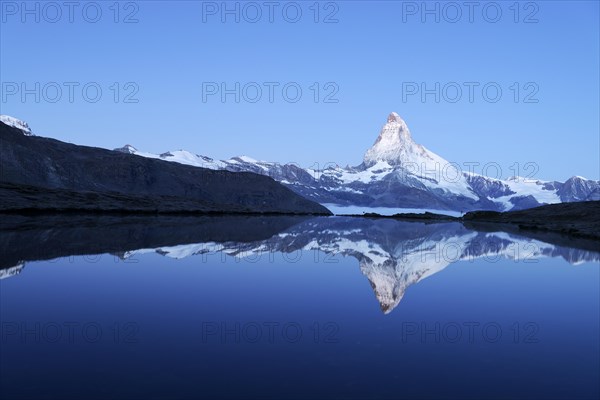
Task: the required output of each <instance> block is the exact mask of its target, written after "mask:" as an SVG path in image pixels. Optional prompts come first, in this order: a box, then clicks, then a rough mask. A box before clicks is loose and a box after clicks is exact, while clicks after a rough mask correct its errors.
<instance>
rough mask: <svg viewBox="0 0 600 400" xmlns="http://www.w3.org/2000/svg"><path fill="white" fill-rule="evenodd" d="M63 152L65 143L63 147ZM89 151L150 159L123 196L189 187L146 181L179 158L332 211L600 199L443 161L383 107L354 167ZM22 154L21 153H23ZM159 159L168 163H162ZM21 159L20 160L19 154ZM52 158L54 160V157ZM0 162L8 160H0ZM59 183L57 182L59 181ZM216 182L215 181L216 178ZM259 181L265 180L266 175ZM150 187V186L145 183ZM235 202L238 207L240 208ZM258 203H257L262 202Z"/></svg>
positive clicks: (48, 181) (578, 188) (583, 190)
mask: <svg viewBox="0 0 600 400" xmlns="http://www.w3.org/2000/svg"><path fill="white" fill-rule="evenodd" d="M0 125H4V126H6V127H12V128H15V129H18V130H19V131H20V132H21V133H22V135H21V136H22V137H23V136H27V138H26V139H31V140H37V141H46V144H44V146H45V145H48V146H49V148H52V147H53V146H55V145H56V144H57V143H62V142H58V141H55V140H52V139H46V138H43V139H42V138H39V137H35V136H34V135H33V133H32V131H31V129H30V127H29V125H28V124H27V123H26V122H23V121H20V120H18V119H16V118H13V117H9V116H0ZM23 140H25V138H23V139H21V142H22V143H24V142H23ZM50 144H52V145H50ZM64 146H67V148H68V149H69V150H68V151H75V149H78V150H82V149H92V148H89V147H84V146H75V147H68V146H74V145H71V144H66V143H64ZM4 151H5V150H4ZM36 151H37V152H38V153H39V158H38V157H36V158H34V159H35V160H36V161H35V163H36V164H38V165H37V166H36V169H37V172H40V171H42V172H43V173H45V174H46V175H47V176H46V178H44V179H45V180H42V181H43V182H41V183H42V184H43V185H45V186H48V185H50V187H52V188H64V187H63V186H65V182H66V181H69V180H72V178H73V176H72V175H74V174H75V175H77V173H75V172H74V171H77V168H75V169H73V168H71V171H63V173H69V174H70V175H71V176H69V177H65V176H63V177H61V178H57V177H56V176H54V177H53V178H51V177H50V175H52V174H53V173H54V172H55V169H53V168H50V167H49V165H44V166H42V165H41V160H46V161H45V162H46V164H48V163H49V162H50V161H49V156H51V154H44V152H45V149H44V148H43V146H38V147H37V148H35V149H34V152H36ZM65 151H67V150H66V149H65ZM85 151H87V152H88V154H92V153H90V152H89V151H88V150H85ZM95 151H96V156H95V157H97V158H98V159H103V158H106V159H105V160H104V161H102V162H103V163H104V168H107V167H108V164H107V163H109V162H112V161H109V160H113V159H114V160H117V159H118V160H119V162H126V163H128V164H132V163H133V164H136V165H137V167H135V168H142V169H144V168H146V167H142V166H140V165H139V164H143V165H148V166H149V165H152V166H153V167H152V173H150V174H148V173H147V171H146V173H144V174H142V175H143V179H145V180H146V182H145V184H142V186H143V188H140V187H137V186H136V185H138V184H139V182H138V183H136V184H134V182H133V180H132V179H134V176H136V173H135V171H130V173H128V174H129V176H127V178H126V180H128V182H126V183H124V182H120V183H118V185H117V186H119V187H120V185H121V184H123V183H124V184H125V186H126V187H127V190H126V192H127V191H128V192H127V193H128V194H129V195H144V194H148V193H150V192H152V193H154V194H156V193H160V194H162V195H166V194H173V193H179V194H181V195H187V193H188V189H182V188H180V189H181V190H179V189H178V190H175V191H173V190H167V189H166V187H160V186H161V185H159V184H158V183H152V184H150V183H149V180H153V179H155V177H156V176H155V175H156V174H159V175H165V174H166V175H169V174H171V173H172V172H169V171H171V167H169V166H167V165H168V164H170V165H177V164H179V165H183V166H185V168H190V167H196V168H192V169H186V171H188V172H187V173H186V174H190V173H191V174H197V173H200V172H198V171H203V172H202V173H201V174H203V176H213V175H214V173H216V174H217V175H214V176H215V177H216V176H220V175H218V174H219V173H222V172H235V173H240V172H242V173H252V174H245V175H223V176H227V177H229V178H233V177H235V178H236V179H230V180H238V181H239V182H240V183H241V184H240V185H239V187H236V185H235V183H232V185H230V186H229V188H228V190H236V189H241V188H242V187H246V188H247V190H252V189H253V188H256V187H257V186H256V184H255V183H254V182H253V181H254V180H255V179H261V178H258V177H254V176H255V175H264V176H266V177H269V178H272V179H273V180H275V181H277V182H279V183H280V184H282V185H283V186H286V187H287V188H289V189H291V191H293V192H295V193H296V194H298V195H300V196H301V197H303V198H305V199H308V200H311V201H313V202H315V203H320V204H321V205H325V206H327V207H328V208H329V209H332V210H335V209H336V208H337V207H339V209H342V210H343V209H349V208H351V207H364V208H380V207H389V208H396V209H398V208H402V209H408V208H413V209H430V210H440V211H446V212H456V213H464V212H468V211H473V210H492V211H510V210H521V209H527V208H532V207H537V206H539V205H544V204H553V203H561V202H577V201H593V200H600V181H595V180H590V179H585V178H583V177H580V176H573V177H571V178H569V179H568V180H566V181H565V182H559V181H542V180H534V179H528V178H523V177H512V178H509V179H505V180H502V179H495V178H491V177H487V176H484V175H480V174H476V173H473V172H467V171H463V170H461V169H460V167H459V166H458V164H457V163H452V162H449V161H447V160H445V159H444V158H442V157H441V156H439V155H437V154H435V153H433V152H432V151H430V150H428V149H427V148H425V147H424V146H422V145H420V144H418V143H416V142H415V141H414V140H413V138H412V135H411V133H410V130H409V129H408V126H407V124H406V122H405V121H404V120H403V119H402V118H401V117H400V116H399V115H398V114H397V113H395V112H392V113H391V114H389V116H388V117H387V121H386V123H385V124H384V125H383V127H382V129H381V131H380V133H379V135H378V137H377V139H376V141H375V143H374V144H373V146H372V147H371V148H370V149H368V150H367V151H366V153H365V155H364V157H363V160H362V162H361V163H360V164H358V165H357V166H354V167H350V166H348V167H340V166H339V165H331V166H328V167H326V168H323V169H312V168H302V167H300V166H298V165H296V164H293V163H289V164H281V163H278V162H268V161H258V160H255V159H253V158H251V157H247V156H238V157H233V158H230V159H228V160H215V159H213V158H211V157H208V156H206V155H199V154H196V153H193V152H189V151H185V150H177V151H169V152H166V153H162V154H152V153H147V152H143V151H139V150H137V149H136V148H135V147H133V146H131V145H125V146H124V147H121V148H118V149H115V150H114V151H113V152H112V153H113V154H127V155H132V156H139V157H129V158H122V157H116V156H114V155H111V154H109V153H107V150H103V149H95ZM54 155H55V156H56V157H58V158H60V159H61V161H60V162H61V163H69V162H72V161H74V159H77V158H78V157H75V156H73V157H71V158H70V159H69V158H68V157H64V154H63V152H62V151H61V152H58V153H54ZM23 157H26V156H25V155H24V156H23ZM4 158H6V156H5V157H4ZM142 159H145V160H149V161H150V160H151V161H152V162H151V163H150V164H145V162H143V161H141V160H142ZM3 161H4V160H3ZM13 161H14V159H13ZM164 161H167V162H169V163H163V162H164ZM20 162H21V163H23V162H24V159H23V160H21V161H20ZM53 162H56V159H55V160H54V161H53ZM156 162H158V163H156ZM4 163H6V162H5V161H4ZM4 167H5V169H7V170H9V171H10V170H11V168H13V167H14V168H16V170H19V173H23V172H25V171H26V170H27V168H25V167H23V165H19V166H16V165H12V166H11V165H8V166H4ZM28 167H31V165H28ZM55 167H56V166H55ZM198 167H199V168H198ZM14 168H13V170H14ZM120 168H121V167H120ZM123 168H125V169H128V168H129V169H131V168H134V167H132V165H128V166H123ZM135 168H134V170H135ZM16 170H15V171H16ZM210 170H212V171H210ZM191 171H195V172H191ZM78 173H79V172H78ZM186 174H183V175H186ZM13 178H14V176H13ZM88 178H90V179H93V180H94V182H96V183H91V182H86V181H85V179H87V178H84V177H83V176H81V177H79V178H77V179H79V181H78V183H77V185H76V186H77V187H78V188H79V189H85V190H96V189H98V187H100V189H101V191H103V192H105V191H106V190H107V189H110V190H109V191H114V190H117V186H115V185H112V186H111V185H108V187H107V186H102V184H99V183H97V182H98V179H97V177H91V176H89V177H88ZM138 178H139V177H137V178H136V179H138ZM164 179H165V181H164V182H163V184H166V182H167V181H168V180H169V179H171V178H167V177H166V176H164ZM172 179H174V180H175V181H180V180H181V179H182V174H179V173H176V174H174V175H173V178H172ZM201 179H205V178H201ZM13 180H14V179H13ZM2 181H6V179H4V178H3V179H2ZM221 181H223V180H221ZM269 181H270V180H269ZM57 182H60V184H59V183H57ZM214 182H215V183H216V182H217V180H215V181H214ZM260 182H262V183H264V184H268V185H271V183H270V182H268V181H266V180H265V181H260ZM17 183H20V184H31V182H30V181H29V180H27V179H25V180H24V181H23V180H20V181H19V180H18V182H17ZM33 184H34V185H38V184H40V182H37V183H35V180H34V183H33ZM90 185H91V186H90ZM132 185H133V186H132ZM182 185H183V186H189V185H193V183H192V182H191V181H187V180H186V181H185V183H183V182H182ZM66 186H67V187H68V186H69V185H68V184H67V185H66ZM134 186H135V187H134ZM150 187H151V188H152V190H150V189H149V188H150ZM159 187H160V189H159ZM269 187H271V186H269ZM156 189H159V190H158V192H156V191H155V190H156ZM163 189H164V190H163ZM119 190H121V189H119ZM144 190H150V192H147V193H145V192H144ZM211 190H212V191H214V192H215V193H217V192H218V190H215V189H211ZM202 196H204V197H207V196H208V197H211V196H209V195H208V194H207V193H206V191H204V192H203V194H202ZM240 196H241V194H240ZM252 196H254V197H256V196H258V197H261V196H262V195H261V194H259V193H258V192H256V193H253V194H252ZM212 197H214V196H212ZM226 197H230V196H226ZM22 199H23V196H21V197H20V200H19V201H22ZM104 200H106V201H107V202H109V203H110V202H113V201H115V199H113V198H110V199H104ZM99 201H100V200H99ZM247 201H249V200H248V199H245V200H242V203H243V202H247ZM307 204H308V203H307ZM254 205H256V204H254ZM254 205H253V207H254ZM272 205H273V204H272ZM128 207H129V206H128ZM152 207H154V208H156V207H157V206H156V205H153V206H152ZM152 207H150V208H152ZM182 208H185V206H182ZM218 208H219V207H206V209H211V210H212V209H218ZM235 209H239V207H237V208H235ZM246 209H248V207H246ZM256 209H257V210H262V208H260V207H258V208H256ZM274 209H275V208H274V207H271V208H270V210H274ZM315 211H317V212H322V211H323V208H320V209H319V208H314V206H313V208H312V209H311V212H315ZM348 213H350V212H348Z"/></svg>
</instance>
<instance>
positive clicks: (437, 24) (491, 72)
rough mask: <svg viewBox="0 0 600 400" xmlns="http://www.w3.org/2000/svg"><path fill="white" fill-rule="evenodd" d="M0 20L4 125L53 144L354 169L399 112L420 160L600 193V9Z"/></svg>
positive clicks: (492, 6)
mask: <svg viewBox="0 0 600 400" xmlns="http://www.w3.org/2000/svg"><path fill="white" fill-rule="evenodd" d="M0 3H1V4H0V6H1V7H0V12H1V28H0V29H1V32H0V33H1V35H0V46H1V50H0V81H1V82H2V98H1V99H0V108H1V110H0V111H1V113H3V114H9V115H13V116H16V117H18V118H21V119H24V120H26V121H28V122H29V124H30V125H31V127H32V129H33V130H34V132H36V133H37V134H40V135H44V136H51V137H55V138H57V139H60V140H65V141H69V142H75V143H80V144H86V145H93V146H99V147H105V148H114V147H120V146H122V145H124V144H126V143H130V144H132V145H134V146H136V147H137V148H138V149H140V150H144V151H149V152H157V153H161V152H164V151H167V150H176V149H186V150H190V151H193V152H195V153H199V154H204V155H209V156H211V157H214V158H229V157H231V156H235V155H242V154H245V155H249V156H252V157H254V158H258V159H264V160H270V161H280V162H296V163H298V164H300V165H302V166H313V165H314V164H315V163H318V164H319V165H324V164H327V163H329V162H335V163H338V164H340V165H347V164H349V165H357V164H359V163H360V162H361V161H362V157H363V154H364V152H365V151H366V150H367V148H368V147H370V146H371V145H372V143H373V141H374V140H375V138H376V137H377V134H378V132H379V129H380V128H381V125H382V124H383V123H384V122H385V118H386V117H387V115H388V114H389V113H390V112H391V111H396V112H398V113H399V114H400V115H401V116H402V117H403V118H404V119H405V120H406V122H407V123H408V126H409V128H410V129H411V131H412V134H413V137H414V139H415V140H416V141H417V142H418V143H421V144H423V145H424V146H426V147H427V148H429V149H430V150H432V151H434V152H436V153H438V154H439V155H441V156H443V157H444V158H446V159H448V160H450V161H454V162H457V163H458V164H459V165H465V163H471V162H478V163H479V166H476V167H475V172H484V171H483V168H484V167H485V166H486V165H489V164H492V163H497V164H498V165H500V167H501V168H502V172H501V175H500V176H499V177H503V178H505V177H508V176H510V175H513V174H514V172H515V169H516V168H517V167H518V169H519V174H520V175H524V176H533V177H536V178H540V179H549V180H550V179H557V180H564V179H566V178H568V177H570V176H572V175H582V176H585V177H587V178H592V179H600V160H599V157H600V155H599V154H600V138H599V137H600V135H599V132H600V126H599V109H600V104H599V87H600V82H599V70H600V63H599V47H600V45H599V36H600V34H599V27H598V21H599V17H600V11H599V6H598V4H599V3H598V2H597V1H569V2H561V1H539V2H520V3H518V4H517V6H516V7H515V2H514V1H508V2H495V3H493V2H492V3H491V2H475V3H476V5H475V6H474V9H472V10H470V9H469V8H468V6H466V5H465V3H464V2H453V3H452V2H451V3H447V2H428V3H427V5H426V7H428V8H427V9H424V7H425V6H424V4H425V3H423V2H420V1H419V2H401V1H379V2H377V1H375V2H366V1H365V2H363V1H338V2H320V3H319V7H318V9H319V14H318V16H316V15H315V7H314V3H315V2H314V1H309V2H296V3H292V2H274V4H275V5H274V7H275V8H274V12H273V22H270V21H269V19H270V16H269V5H268V4H267V3H265V2H262V1H259V2H251V5H246V4H247V3H244V2H237V3H236V2H228V3H227V7H228V8H229V9H235V7H238V10H239V22H236V21H235V18H236V15H235V13H234V14H226V15H224V17H225V18H226V19H225V22H223V21H222V18H223V15H222V11H223V8H222V7H223V5H222V4H223V3H222V2H201V1H171V2H163V1H140V2H120V3H119V6H118V7H115V6H114V3H115V2H114V1H108V2H95V3H94V2H76V6H75V8H74V9H73V10H72V15H69V11H70V10H69V9H68V8H66V7H65V6H64V5H61V4H63V2H56V3H53V5H50V6H49V5H47V3H36V2H28V3H27V7H29V8H28V9H30V10H33V12H32V13H29V14H28V13H27V12H26V10H24V9H23V6H22V2H20V1H19V2H10V1H2V2H0ZM51 3H52V2H51ZM36 4H37V5H36ZM56 4H58V9H60V15H58V14H57V7H55V5H56ZM236 4H237V6H236ZM36 7H37V9H36ZM53 7H54V8H53ZM257 7H258V8H259V9H261V13H262V15H261V16H260V17H256V9H257ZM436 7H437V10H439V11H437V12H436ZM84 9H85V12H84ZM284 9H285V11H284ZM297 9H300V10H301V12H302V15H301V16H300V17H299V18H296V10H297ZM97 10H100V11H101V15H100V16H99V17H96V15H97V14H96V12H97ZM117 10H118V15H117V14H116V11H117ZM428 10H433V12H432V13H427V11H428ZM484 10H485V11H484ZM498 10H500V12H501V14H500V15H498V14H497V11H498ZM470 11H472V14H471V13H470ZM517 11H518V14H517V13H516V12H517ZM457 12H460V16H459V15H458V14H457ZM436 13H437V15H436ZM470 14H471V15H470ZM315 17H316V18H317V20H318V22H316V23H315ZM436 17H437V19H438V20H437V21H436ZM36 18H38V21H36ZM70 18H72V20H73V21H72V22H71V21H70V20H69V19H70ZM23 19H24V21H23ZM95 19H97V20H98V21H97V22H95V23H92V22H91V21H93V20H95ZM126 19H127V20H128V21H130V22H132V23H125V20H126ZM253 19H257V22H252V20H253ZM294 19H299V20H298V21H297V22H295V23H292V22H291V21H293V20H294ZM326 19H327V21H328V23H325V20H326ZM115 20H116V21H118V22H115ZM470 20H472V22H471V21H470ZM515 20H516V21H517V22H515ZM53 21H56V22H53ZM135 21H137V22H135ZM336 21H337V22H336ZM494 21H496V22H494ZM36 83H37V84H38V85H39V86H36ZM115 83H116V86H115ZM223 83H224V84H225V86H226V89H230V90H231V91H232V93H229V94H227V95H226V96H225V99H224V101H223V99H222V98H221V93H220V92H221V85H222V84H223ZM236 83H239V91H238V92H237V93H238V94H239V97H240V99H239V102H236V98H235V97H236V94H235V93H233V92H235V88H236ZM315 83H316V85H315ZM215 84H216V85H215ZM436 84H437V85H439V86H437V87H438V88H439V89H438V90H436ZM23 85H24V86H23ZM86 85H87V86H86ZM286 85H287V86H286ZM57 87H60V88H61V93H60V94H58V92H57V90H56V88H57ZM69 87H72V88H73V93H72V95H73V97H72V99H70V98H69ZM83 87H86V90H87V92H86V93H84V91H83ZM117 87H118V88H119V90H118V92H117V89H116V88H117ZM257 87H260V88H261V91H262V93H261V96H260V97H259V96H258V95H257V93H258V92H257V91H256V88H257ZM269 87H271V88H273V92H272V95H273V98H272V101H270V99H269ZM284 87H286V88H287V89H286V90H287V92H284V90H283V88H284ZM317 87H319V91H318V93H317V92H316V88H317ZM469 87H472V88H473V93H472V94H473V97H472V99H469ZM484 87H485V88H486V91H484V90H483V88H484ZM23 88H26V89H29V90H30V93H29V94H26V95H25V97H23V96H22V95H23V90H22V89H23ZM97 88H100V89H101V91H102V96H101V97H98V101H96V102H92V100H94V99H95V98H96V94H95V93H96V92H95V91H96V89H97ZM244 88H245V89H244ZM297 88H300V89H301V90H302V95H301V97H299V99H298V101H296V102H293V100H294V97H295V96H296V92H295V91H296V89H297ZM423 88H424V89H426V90H429V92H427V93H428V94H426V95H425V98H422V97H421V94H422V89H423ZM457 88H460V89H461V95H460V96H459V95H458V92H457V91H456V90H457ZM498 88H500V90H501V91H502V95H501V97H497V96H496V90H497V89H498ZM517 88H518V92H517ZM210 90H212V91H213V92H214V91H215V90H218V91H219V93H216V94H211V93H212V92H210ZM411 90H412V91H411ZM415 90H417V91H418V92H417V93H414V92H415ZM86 95H87V98H86ZM286 95H287V97H286ZM436 95H438V96H439V99H438V100H439V101H436ZM36 96H38V97H39V99H36ZM128 100H137V102H136V103H130V102H128ZM470 100H472V101H470ZM495 100H497V101H495ZM332 101H333V102H332ZM527 163H535V165H536V166H537V167H536V168H535V169H534V168H529V169H527V167H528V164H527ZM465 169H466V166H465ZM487 172H488V175H491V176H498V175H499V174H498V173H497V172H496V170H495V169H494V168H491V169H488V171H487Z"/></svg>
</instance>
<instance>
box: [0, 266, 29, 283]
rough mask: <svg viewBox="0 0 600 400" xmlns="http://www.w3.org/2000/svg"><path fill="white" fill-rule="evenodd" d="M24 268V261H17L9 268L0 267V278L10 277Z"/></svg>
mask: <svg viewBox="0 0 600 400" xmlns="http://www.w3.org/2000/svg"><path fill="white" fill-rule="evenodd" d="M23 268H25V263H19V264H17V265H15V266H14V267H11V268H6V269H0V279H6V278H10V277H11V276H15V275H19V274H20V273H21V271H23Z"/></svg>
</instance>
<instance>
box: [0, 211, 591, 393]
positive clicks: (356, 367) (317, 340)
mask: <svg viewBox="0 0 600 400" xmlns="http://www.w3.org/2000/svg"><path fill="white" fill-rule="evenodd" d="M552 241H554V242H555V243H556V241H555V240H552ZM571 243H572V242H571ZM578 247H580V248H579V249H577V248H573V247H565V246H561V245H557V244H550V243H548V242H546V241H542V240H539V239H533V238H527V237H524V236H519V235H516V234H514V233H505V232H500V231H493V230H490V229H489V228H488V229H487V231H486V232H482V231H476V230H472V229H468V228H465V227H464V226H462V225H461V224H458V223H438V224H424V223H414V222H400V221H393V220H387V219H380V220H376V219H360V218H343V217H320V218H302V217H213V218H208V217H204V218H189V217H186V218H184V217H169V218H166V217H160V218H158V217H157V218H150V217H127V218H118V217H101V218H99V217H70V218H67V219H64V218H61V217H38V218H35V219H29V218H22V217H10V218H8V217H7V218H3V221H2V223H1V224H0V251H1V253H0V254H1V256H2V257H1V260H0V268H1V269H0V277H2V279H1V280H0V322H1V338H0V340H1V341H0V346H1V351H0V356H1V357H0V396H1V397H2V398H32V397H34V398H78V399H80V398H198V397H202V396H205V397H211V398H231V397H243V398H256V397H261V398H306V397H316V398H323V397H328V398H414V397H418V398H482V397H486V398H487V397H494V398H506V397H512V398H598V396H599V395H600V393H599V381H598V379H599V378H598V376H599V375H600V346H599V335H600V329H599V319H600V317H599V315H600V307H599V304H600V291H599V287H600V284H599V278H600V275H599V269H600V268H599V261H600V254H599V253H597V252H595V251H593V250H594V247H593V245H592V247H590V245H589V244H583V245H581V246H578Z"/></svg>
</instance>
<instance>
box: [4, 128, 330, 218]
mask: <svg viewBox="0 0 600 400" xmlns="http://www.w3.org/2000/svg"><path fill="white" fill-rule="evenodd" d="M26 133H27V132H25V131H23V130H21V129H18V128H15V127H12V126H9V125H7V124H5V123H0V184H1V185H0V186H1V187H0V197H1V198H2V202H0V209H2V210H9V209H10V210H16V209H38V210H39V209H53V210H56V209H80V210H82V209H85V210H96V211H101V210H119V209H121V210H133V211H178V212H180V211H196V212H259V213H317V214H327V213H329V212H328V211H327V209H325V208H324V207H322V206H320V205H319V204H316V203H314V202H311V201H309V200H307V199H305V198H303V197H301V196H299V195H297V194H295V193H294V192H293V191H291V190H289V189H287V188H286V187H284V186H282V185H280V184H279V183H277V182H275V181H274V180H272V179H271V178H269V177H266V176H261V175H257V174H253V173H247V172H241V173H232V172H229V171H214V170H210V169H203V168H196V167H190V166H186V165H180V164H178V163H170V162H166V161H163V160H154V159H150V158H146V157H139V156H136V155H132V154H124V153H120V152H115V151H111V150H105V149H99V148H94V147H86V146H78V145H74V144H70V143H64V142H60V141H58V140H54V139H49V138H43V137H38V136H29V135H26Z"/></svg>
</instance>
